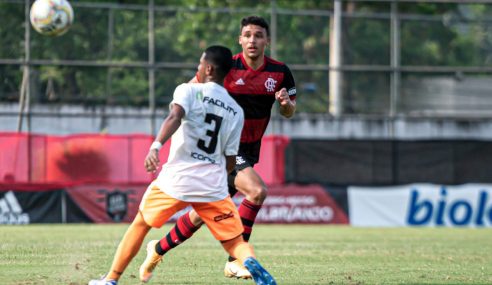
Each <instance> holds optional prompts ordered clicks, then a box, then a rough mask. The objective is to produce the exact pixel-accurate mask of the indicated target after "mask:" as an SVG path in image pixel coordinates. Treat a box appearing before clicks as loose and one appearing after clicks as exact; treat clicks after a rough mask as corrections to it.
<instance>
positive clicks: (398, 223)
mask: <svg viewBox="0 0 492 285" xmlns="http://www.w3.org/2000/svg"><path fill="white" fill-rule="evenodd" d="M348 204H349V220H350V224H351V225H353V226H359V227H404V226H422V227H440V226H444V227H491V226H492V184H463V185H458V186H444V185H435V184H409V185H403V186H389V187H354V186H351V187H349V188H348Z"/></svg>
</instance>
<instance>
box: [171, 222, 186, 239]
mask: <svg viewBox="0 0 492 285" xmlns="http://www.w3.org/2000/svg"><path fill="white" fill-rule="evenodd" d="M174 230H175V232H176V235H177V236H178V239H179V240H181V241H183V240H186V239H187V237H185V235H183V233H182V232H181V230H180V229H179V225H178V226H177V227H174Z"/></svg>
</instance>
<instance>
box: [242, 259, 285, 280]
mask: <svg viewBox="0 0 492 285" xmlns="http://www.w3.org/2000/svg"><path fill="white" fill-rule="evenodd" d="M244 266H245V267H246V268H247V269H248V270H249V272H250V273H251V276H253V280H255V283H256V284H257V285H277V282H275V279H273V276H272V275H270V273H268V271H266V270H265V268H263V267H262V266H261V264H260V263H259V262H258V260H256V259H254V258H253V257H249V258H248V259H246V260H245V261H244Z"/></svg>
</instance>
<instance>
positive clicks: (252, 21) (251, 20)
mask: <svg viewBox="0 0 492 285" xmlns="http://www.w3.org/2000/svg"><path fill="white" fill-rule="evenodd" d="M247 25H256V26H260V27H262V28H264V29H265V30H266V32H267V36H268V37H269V36H270V27H269V26H268V22H267V21H266V20H265V19H264V18H262V17H260V16H248V17H244V18H243V19H242V20H241V28H240V29H239V34H241V32H242V31H243V28H244V27H246V26H247Z"/></svg>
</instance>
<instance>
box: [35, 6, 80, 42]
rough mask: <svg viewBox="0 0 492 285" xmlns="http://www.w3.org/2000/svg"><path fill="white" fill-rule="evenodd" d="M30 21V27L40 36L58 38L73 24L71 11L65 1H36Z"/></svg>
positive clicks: (70, 7)
mask: <svg viewBox="0 0 492 285" xmlns="http://www.w3.org/2000/svg"><path fill="white" fill-rule="evenodd" d="M30 19H31V25H32V27H33V28H34V29H35V30H36V31H38V32H39V33H40V34H43V35H46V36H60V35H63V34H64V33H66V32H67V31H68V29H69V28H70V26H71V25H72V23H73V9H72V6H71V5H70V3H69V2H68V1H67V0H36V2H34V4H32V7H31V13H30Z"/></svg>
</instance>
